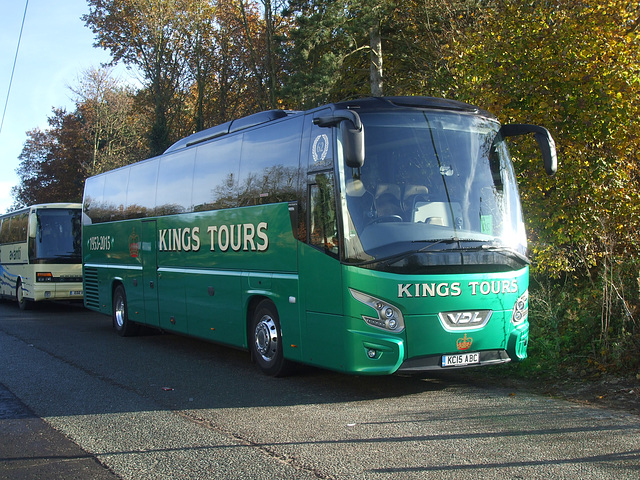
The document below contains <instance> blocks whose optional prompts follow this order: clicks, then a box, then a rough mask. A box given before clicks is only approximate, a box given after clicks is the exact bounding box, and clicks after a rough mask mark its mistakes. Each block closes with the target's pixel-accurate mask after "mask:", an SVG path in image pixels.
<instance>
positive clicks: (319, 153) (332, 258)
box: [299, 111, 345, 370]
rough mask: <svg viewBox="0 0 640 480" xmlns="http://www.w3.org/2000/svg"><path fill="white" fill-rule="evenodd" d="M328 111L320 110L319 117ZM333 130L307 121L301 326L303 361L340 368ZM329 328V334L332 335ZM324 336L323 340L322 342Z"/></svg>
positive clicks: (338, 266) (303, 146)
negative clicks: (302, 314) (305, 226)
mask: <svg viewBox="0 0 640 480" xmlns="http://www.w3.org/2000/svg"><path fill="white" fill-rule="evenodd" d="M327 112H328V111H323V112H318V113H316V116H319V115H322V114H323V113H324V114H326V113H327ZM333 130H334V129H332V128H321V127H318V126H316V125H313V124H312V118H311V116H307V118H306V119H305V132H306V135H305V138H304V140H303V144H302V160H301V161H302V162H304V161H305V158H308V168H307V178H306V186H307V192H306V193H307V205H308V208H307V209H306V210H307V211H306V212H305V213H306V215H307V219H306V225H307V228H306V230H307V231H306V235H307V239H306V242H305V243H302V244H300V255H299V273H300V295H301V297H302V303H303V304H304V310H305V318H304V321H303V322H302V325H301V330H302V337H303V339H304V341H303V352H302V353H303V357H304V361H305V362H307V363H311V364H318V362H321V363H322V364H323V365H324V366H326V367H329V368H335V369H337V370H340V369H341V366H342V364H343V361H344V360H343V358H344V356H343V355H344V354H343V352H344V345H343V343H344V337H345V335H344V334H342V333H339V332H342V331H343V330H344V321H343V318H342V276H341V265H340V262H339V260H338V251H339V240H338V238H339V237H338V229H337V228H338V227H337V226H338V224H337V218H336V194H335V186H334V185H335V182H334V173H333V158H334V151H333V144H334V142H333V140H332V135H333ZM328 332H331V333H329V334H328ZM319 338H322V339H323V340H322V341H318V339H319Z"/></svg>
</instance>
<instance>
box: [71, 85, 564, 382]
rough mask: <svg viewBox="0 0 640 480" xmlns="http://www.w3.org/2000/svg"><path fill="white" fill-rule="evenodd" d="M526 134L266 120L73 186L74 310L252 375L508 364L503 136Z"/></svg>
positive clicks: (433, 104)
mask: <svg viewBox="0 0 640 480" xmlns="http://www.w3.org/2000/svg"><path fill="white" fill-rule="evenodd" d="M524 134H533V135H534V137H535V138H536V139H537V141H538V145H539V147H540V149H541V152H542V157H543V161H544V166H545V169H546V171H547V173H548V174H550V175H551V174H553V173H555V170H556V163H557V161H556V151H555V144H554V142H553V139H552V138H551V136H550V135H549V132H548V131H547V130H546V129H544V128H542V127H539V126H535V125H522V124H517V125H514V124H512V125H503V126H501V125H500V124H499V123H498V121H497V120H496V118H495V117H494V116H492V115H491V114H489V113H488V112H486V111H483V110H481V109H479V108H477V107H474V106H471V105H468V104H465V103H461V102H456V101H449V100H443V99H435V98H429V97H382V98H366V99H359V100H354V101H345V102H339V103H334V104H330V105H326V106H323V107H319V108H316V109H313V110H310V111H306V112H297V111H285V110H273V111H267V112H261V113H257V114H255V115H250V116H248V117H244V118H240V119H237V120H233V121H230V122H227V123H224V124H222V125H218V126H216V127H213V128H210V129H207V130H203V131H201V132H198V133H195V134H193V135H191V136H189V137H186V138H184V139H182V140H180V141H178V142H177V143H175V144H174V145H172V146H171V147H170V148H169V149H168V150H167V151H166V152H165V153H164V154H162V155H160V156H158V157H155V158H151V159H149V160H145V161H142V162H139V163H136V164H132V165H129V166H126V167H122V168H119V169H117V170H113V171H110V172H107V173H103V174H100V175H97V176H94V177H91V178H89V179H88V180H87V182H86V185H85V191H84V201H83V274H84V301H85V305H86V306H87V307H88V308H90V309H93V310H96V311H99V312H102V313H105V314H108V315H111V316H112V320H113V326H114V328H115V330H116V331H117V333H119V334H120V335H122V336H128V335H134V334H135V333H136V332H137V331H138V328H139V326H140V325H150V326H153V327H156V328H159V329H161V330H165V331H169V332H175V333H180V334H185V335H190V336H194V337H198V338H202V339H206V340H209V341H213V342H218V343H221V344H226V345H231V346H235V347H240V348H244V349H248V350H249V351H250V352H251V356H252V358H253V359H254V360H255V362H256V363H257V364H258V366H259V367H260V368H261V369H262V371H263V372H264V373H266V374H268V375H276V376H277V375H283V374H285V373H286V372H287V371H289V369H290V367H291V365H292V364H295V363H304V364H310V365H316V366H320V367H323V368H328V369H333V370H337V371H343V372H349V373H355V374H392V373H394V372H399V371H400V372H415V371H424V370H434V369H447V368H457V367H467V366H478V365H490V364H499V363H504V362H509V361H512V360H513V361H518V360H522V359H524V358H526V355H527V342H528V332H529V323H528V282H529V280H528V265H529V260H528V259H527V256H526V255H527V246H526V236H525V228H524V223H523V219H522V213H521V207H520V200H519V196H518V190H517V185H516V178H515V175H514V171H513V166H512V164H511V160H510V157H509V152H508V149H507V145H506V143H505V138H506V137H509V136H514V135H524Z"/></svg>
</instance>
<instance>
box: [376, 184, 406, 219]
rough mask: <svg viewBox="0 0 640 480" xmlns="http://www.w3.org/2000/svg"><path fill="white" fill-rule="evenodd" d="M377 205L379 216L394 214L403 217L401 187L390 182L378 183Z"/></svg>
mask: <svg viewBox="0 0 640 480" xmlns="http://www.w3.org/2000/svg"><path fill="white" fill-rule="evenodd" d="M375 205H376V212H377V214H378V218H380V217H388V216H393V215H396V216H399V217H402V204H401V201H400V187H399V186H398V185H393V184H388V183H381V184H380V185H378V188H377V189H376V194H375Z"/></svg>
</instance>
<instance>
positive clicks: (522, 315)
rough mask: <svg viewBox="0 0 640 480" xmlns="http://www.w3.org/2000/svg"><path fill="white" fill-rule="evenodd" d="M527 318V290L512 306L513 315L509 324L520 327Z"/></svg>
mask: <svg viewBox="0 0 640 480" xmlns="http://www.w3.org/2000/svg"><path fill="white" fill-rule="evenodd" d="M528 317H529V290H525V292H524V293H523V294H522V295H521V296H520V298H518V300H516V304H515V305H514V306H513V315H512V316H511V323H513V324H514V325H520V324H521V323H522V322H524V321H525V320H526V319H527V318H528Z"/></svg>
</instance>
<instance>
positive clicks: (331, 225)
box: [309, 172, 339, 257]
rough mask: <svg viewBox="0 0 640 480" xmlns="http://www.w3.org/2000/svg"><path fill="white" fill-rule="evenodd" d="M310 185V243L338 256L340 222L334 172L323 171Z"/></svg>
mask: <svg viewBox="0 0 640 480" xmlns="http://www.w3.org/2000/svg"><path fill="white" fill-rule="evenodd" d="M315 180H316V183H314V184H312V185H310V186H309V197H310V200H309V204H310V207H311V208H310V214H311V219H310V225H311V228H310V243H311V245H314V246H316V247H319V248H320V249H322V250H323V251H324V252H326V253H328V254H329V255H332V256H335V257H337V256H338V252H339V245H338V238H339V237H338V222H337V218H336V198H335V197H336V196H335V190H334V186H333V174H332V173H328V172H327V173H321V174H318V175H316V177H315Z"/></svg>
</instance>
